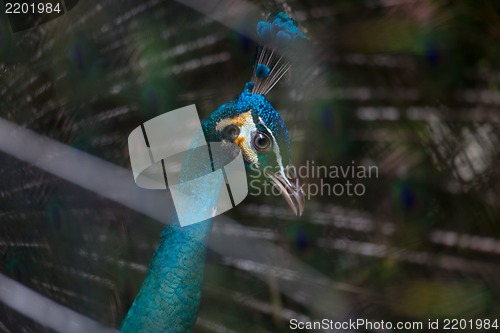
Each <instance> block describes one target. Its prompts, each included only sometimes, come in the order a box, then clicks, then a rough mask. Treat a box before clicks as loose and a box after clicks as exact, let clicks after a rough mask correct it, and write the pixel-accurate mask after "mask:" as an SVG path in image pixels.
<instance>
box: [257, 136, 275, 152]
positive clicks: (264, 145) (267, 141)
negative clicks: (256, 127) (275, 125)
mask: <svg viewBox="0 0 500 333" xmlns="http://www.w3.org/2000/svg"><path fill="white" fill-rule="evenodd" d="M253 146H254V147H255V149H257V150H259V151H263V150H266V149H269V147H271V138H270V137H269V136H268V135H267V134H265V133H262V132H257V134H255V136H254V137H253Z"/></svg>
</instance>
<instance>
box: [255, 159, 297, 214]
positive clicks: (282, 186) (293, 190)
mask: <svg viewBox="0 0 500 333" xmlns="http://www.w3.org/2000/svg"><path fill="white" fill-rule="evenodd" d="M265 175H266V177H267V178H268V179H269V181H270V182H271V183H272V184H273V185H274V186H276V188H278V190H279V191H280V193H281V195H282V196H283V198H284V199H285V201H286V203H287V204H288V205H289V206H290V208H291V209H292V211H293V212H294V214H295V215H299V216H300V215H302V213H303V212H304V206H305V199H304V191H303V190H302V187H301V186H300V179H299V177H298V175H297V173H296V170H295V168H294V167H289V166H287V167H286V170H285V171H284V172H283V171H279V172H277V173H274V174H273V173H271V172H265Z"/></svg>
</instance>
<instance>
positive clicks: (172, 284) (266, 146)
mask: <svg viewBox="0 0 500 333" xmlns="http://www.w3.org/2000/svg"><path fill="white" fill-rule="evenodd" d="M294 27H295V28H294ZM268 30H269V32H268ZM261 33H263V34H265V38H266V39H267V38H272V34H273V33H274V34H276V37H277V39H278V40H280V41H282V42H286V41H291V40H293V39H295V38H305V36H303V34H302V33H301V32H300V31H299V30H298V28H297V27H296V26H295V23H294V22H293V21H292V20H291V19H289V18H288V16H286V14H284V13H279V14H277V15H276V16H275V17H274V21H272V22H271V23H262V22H261V23H259V28H258V34H259V36H260V34H261ZM273 40H275V39H273ZM263 46H264V47H265V42H264V44H263ZM258 65H259V64H258V63H257V64H256V66H258ZM263 66H266V67H267V70H269V72H268V73H266V72H267V70H266V68H264V67H263ZM256 70H257V68H256ZM273 70H276V67H274V68H270V67H268V66H267V65H262V66H261V67H260V69H259V70H258V71H259V74H257V75H258V76H259V78H260V79H265V80H267V79H271V80H274V81H270V82H272V83H273V84H274V83H275V82H277V81H276V79H278V80H279V78H277V77H276V76H274V77H273V74H274V72H273ZM254 74H255V71H254ZM280 75H281V74H280ZM268 88H269V87H268ZM202 128H203V133H204V135H205V138H206V141H207V142H231V143H234V144H237V145H238V146H239V147H240V148H241V150H242V152H243V156H244V158H245V163H246V165H247V166H255V167H257V168H259V167H260V168H265V167H267V166H270V167H273V168H275V169H277V170H278V171H279V172H278V174H276V175H269V180H270V181H272V182H273V183H274V184H275V185H276V186H278V187H279V188H280V189H281V190H282V191H283V193H282V194H283V196H284V197H285V199H286V200H287V202H288V204H290V206H291V207H292V206H293V205H295V204H297V205H298V209H297V208H296V207H295V206H293V207H292V209H294V211H295V212H296V213H298V214H299V213H301V212H302V209H303V194H302V192H301V189H300V186H299V183H298V180H297V179H295V178H294V177H293V176H292V177H290V176H287V175H285V172H286V168H287V167H288V166H289V163H290V139H289V136H288V130H287V129H286V126H285V123H284V122H283V120H282V119H281V117H280V116H279V114H278V112H277V111H276V110H275V108H274V107H273V106H272V105H271V103H269V101H268V100H267V99H266V97H265V96H264V94H260V93H256V92H255V83H254V82H248V83H247V84H246V85H245V88H244V89H243V92H242V93H241V94H240V95H239V96H238V97H237V98H236V99H234V100H233V101H230V102H228V103H226V104H224V105H222V106H220V107H219V108H218V109H217V110H215V111H214V112H213V113H212V114H211V115H210V116H209V117H208V118H207V119H206V121H205V122H204V123H203V125H202ZM187 161H189V156H188V157H187ZM184 168H188V169H189V163H184V165H183V171H184ZM183 171H181V177H182V172H183ZM201 186H202V187H201V188H198V189H197V190H198V194H197V195H198V197H199V199H200V200H199V202H200V207H201V208H207V207H213V206H214V204H215V203H214V202H212V201H213V199H209V198H208V197H210V195H206V194H207V193H209V192H210V191H211V190H212V189H213V187H214V184H209V183H208V184H203V185H201ZM219 188H220V187H219ZM294 200H295V201H296V202H295V201H294ZM193 214H196V212H193ZM211 227H212V220H206V221H203V222H200V223H196V224H193V225H190V226H186V227H181V226H180V225H179V223H178V221H174V223H173V225H172V226H167V227H166V228H165V230H164V231H163V232H162V235H161V239H160V243H159V245H158V248H157V250H156V252H155V254H154V256H153V259H152V261H151V264H150V267H149V272H148V275H147V277H146V279H145V280H144V283H143V285H142V287H141V290H140V291H139V294H138V295H137V297H136V299H135V301H134V303H133V305H132V307H131V308H130V310H129V312H128V314H127V317H126V318H125V320H124V322H123V323H122V327H121V330H122V332H124V333H128V332H175V333H178V332H189V331H191V329H192V327H193V326H194V323H195V321H196V316H197V312H198V305H199V301H200V295H201V283H202V276H203V268H204V264H203V263H204V260H205V243H206V241H207V236H208V234H209V233H210V230H211Z"/></svg>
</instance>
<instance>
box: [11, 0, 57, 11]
mask: <svg viewBox="0 0 500 333" xmlns="http://www.w3.org/2000/svg"><path fill="white" fill-rule="evenodd" d="M60 12H61V8H60V6H59V3H57V4H55V5H53V4H52V3H50V2H47V3H42V2H40V3H37V4H35V3H10V2H7V3H6V4H5V13H6V14H51V13H60Z"/></svg>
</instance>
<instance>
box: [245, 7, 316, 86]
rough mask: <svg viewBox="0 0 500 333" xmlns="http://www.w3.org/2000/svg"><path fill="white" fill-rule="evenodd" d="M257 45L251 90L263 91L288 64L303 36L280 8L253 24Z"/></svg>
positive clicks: (278, 77) (278, 78) (290, 64)
mask: <svg viewBox="0 0 500 333" xmlns="http://www.w3.org/2000/svg"><path fill="white" fill-rule="evenodd" d="M257 35H258V37H259V42H260V45H259V48H258V49H257V56H256V58H255V66H254V71H253V75H252V81H253V82H254V83H255V85H254V87H253V90H252V93H254V94H261V95H266V94H267V93H268V92H269V91H270V90H271V89H272V88H273V87H274V86H275V85H276V83H278V81H279V80H280V79H281V78H282V77H283V76H284V75H285V74H286V73H287V72H288V70H289V69H290V67H291V66H292V62H293V59H294V52H293V50H294V49H295V47H296V45H297V44H298V43H301V42H303V41H305V40H307V37H306V35H304V33H302V31H300V29H299V28H298V26H297V24H296V23H295V21H294V20H293V19H291V18H290V17H289V16H288V15H287V14H285V13H284V12H280V13H278V14H276V15H274V16H271V17H270V18H269V20H268V21H267V22H264V21H261V22H259V23H258V24H257Z"/></svg>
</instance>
